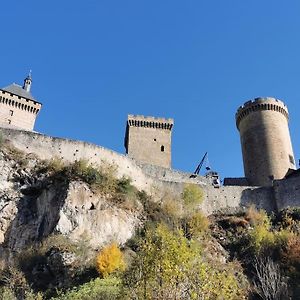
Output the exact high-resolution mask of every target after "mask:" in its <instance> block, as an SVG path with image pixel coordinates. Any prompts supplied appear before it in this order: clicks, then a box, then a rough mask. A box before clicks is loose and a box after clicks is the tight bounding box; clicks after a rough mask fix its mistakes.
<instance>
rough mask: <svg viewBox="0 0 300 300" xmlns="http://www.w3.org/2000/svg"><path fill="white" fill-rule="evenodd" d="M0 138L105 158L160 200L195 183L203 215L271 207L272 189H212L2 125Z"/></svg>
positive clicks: (48, 154) (95, 160)
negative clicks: (200, 198) (165, 195)
mask: <svg viewBox="0 0 300 300" xmlns="http://www.w3.org/2000/svg"><path fill="white" fill-rule="evenodd" d="M0 134H1V135H2V138H4V139H6V140H9V141H10V142H11V143H12V144H13V145H14V146H15V147H16V148H18V149H20V150H22V151H24V152H25V153H34V154H36V155H37V156H38V157H40V158H41V159H51V158H55V157H57V158H61V159H63V160H65V161H69V162H73V161H75V160H79V159H86V160H88V161H89V162H90V163H92V164H100V165H101V163H103V161H106V162H108V163H110V164H115V165H116V166H117V167H118V169H117V172H118V174H117V176H119V177H121V176H123V175H125V176H129V177H131V178H132V180H133V184H134V185H135V186H136V187H137V188H138V189H140V190H145V191H146V192H147V193H149V194H150V195H152V196H154V197H156V199H160V198H162V197H163V196H164V194H166V193H171V194H174V195H176V196H178V195H180V193H181V192H182V191H183V188H184V186H185V184H186V183H195V184H198V185H199V186H200V187H201V188H202V189H203V192H204V201H203V203H202V205H201V208H202V210H203V211H204V212H205V213H206V214H211V213H213V212H215V211H220V210H228V209H229V210H232V209H240V208H241V207H246V206H249V205H250V204H251V203H253V204H256V205H257V206H258V207H261V208H264V209H266V210H267V211H272V210H274V203H275V202H274V195H273V190H272V188H268V187H266V188H259V187H242V186H221V187H220V188H214V187H213V186H212V184H211V183H210V181H209V179H207V178H205V177H201V176H197V177H196V178H194V179H193V178H189V175H190V174H189V173H183V172H179V171H175V170H168V169H166V168H159V167H154V166H152V167H151V166H149V165H143V164H140V163H137V162H136V161H135V160H133V159H131V158H129V157H127V156H125V155H122V154H119V153H116V152H114V151H111V150H108V149H105V148H103V147H99V146H96V145H93V144H89V143H86V142H81V141H73V140H68V139H62V138H54V137H50V136H46V135H42V134H38V133H35V132H28V131H22V130H15V129H8V128H1V129H0Z"/></svg>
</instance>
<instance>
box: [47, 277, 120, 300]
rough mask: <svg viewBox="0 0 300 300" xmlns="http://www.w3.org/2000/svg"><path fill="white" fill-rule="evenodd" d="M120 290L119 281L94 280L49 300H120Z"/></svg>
mask: <svg viewBox="0 0 300 300" xmlns="http://www.w3.org/2000/svg"><path fill="white" fill-rule="evenodd" d="M120 290H121V283H120V280H119V279H116V278H108V279H100V278H96V279H95V280H92V281H90V282H88V283H85V284H83V285H81V286H79V287H76V288H74V289H72V290H70V291H68V292H66V293H61V294H60V295H58V296H57V297H54V298H51V300H116V299H121V297H120Z"/></svg>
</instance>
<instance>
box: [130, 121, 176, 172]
mask: <svg viewBox="0 0 300 300" xmlns="http://www.w3.org/2000/svg"><path fill="white" fill-rule="evenodd" d="M173 125H174V120H173V119H163V118H154V117H144V116H134V115H128V120H127V126H126V135H125V148H126V153H127V154H128V156H129V157H132V158H134V159H136V160H138V161H140V162H143V163H147V164H152V165H156V166H161V167H165V168H171V135H172V128H173Z"/></svg>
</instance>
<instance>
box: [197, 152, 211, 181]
mask: <svg viewBox="0 0 300 300" xmlns="http://www.w3.org/2000/svg"><path fill="white" fill-rule="evenodd" d="M205 159H206V168H205V169H206V170H207V171H209V170H210V166H209V163H208V156H207V152H205V154H204V156H203V157H202V159H201V161H200V163H199V165H198V166H197V168H196V170H195V172H194V175H199V173H200V171H201V168H202V166H203V163H204V162H205Z"/></svg>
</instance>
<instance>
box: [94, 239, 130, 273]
mask: <svg viewBox="0 0 300 300" xmlns="http://www.w3.org/2000/svg"><path fill="white" fill-rule="evenodd" d="M96 268H97V271H98V272H99V274H100V275H101V276H102V277H104V278H105V277H107V276H108V275H110V274H111V273H113V272H115V271H118V270H120V271H122V270H124V269H125V262H124V257H123V253H122V252H121V250H120V249H119V247H118V245H117V244H116V243H112V244H111V245H109V246H107V247H105V248H103V249H102V250H101V251H100V253H99V254H98V256H97V261H96Z"/></svg>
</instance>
